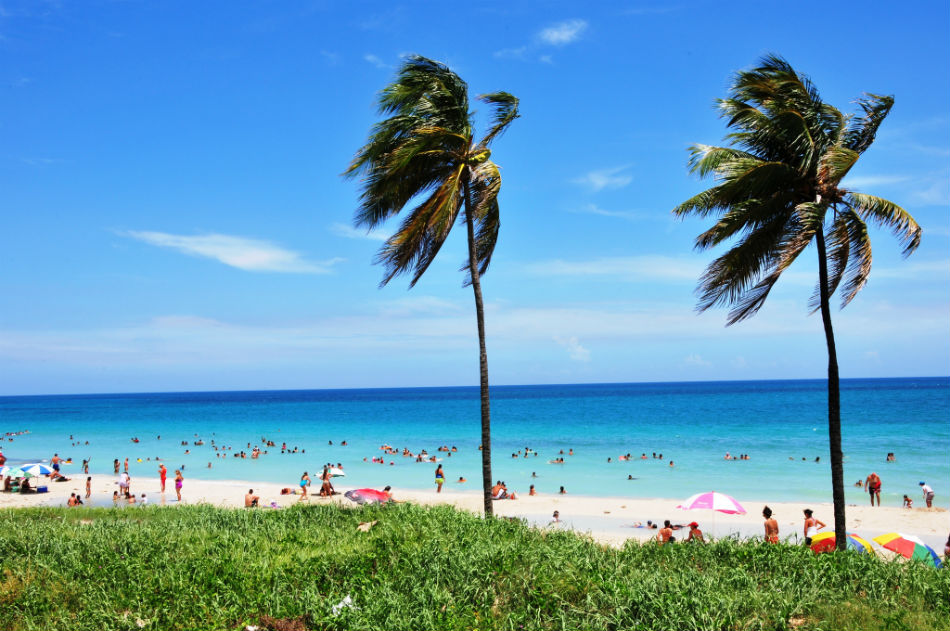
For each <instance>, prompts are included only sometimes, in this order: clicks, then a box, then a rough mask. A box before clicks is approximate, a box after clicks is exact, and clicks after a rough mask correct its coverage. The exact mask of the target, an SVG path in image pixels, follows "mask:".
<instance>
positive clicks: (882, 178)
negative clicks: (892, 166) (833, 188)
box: [841, 175, 911, 189]
mask: <svg viewBox="0 0 950 631" xmlns="http://www.w3.org/2000/svg"><path fill="white" fill-rule="evenodd" d="M910 179H911V178H910V176H907V175H856V176H848V177H846V178H844V180H842V181H841V186H843V187H844V188H847V189H852V188H854V189H860V188H871V187H875V186H887V185H890V184H900V183H902V182H907V181H909V180H910Z"/></svg>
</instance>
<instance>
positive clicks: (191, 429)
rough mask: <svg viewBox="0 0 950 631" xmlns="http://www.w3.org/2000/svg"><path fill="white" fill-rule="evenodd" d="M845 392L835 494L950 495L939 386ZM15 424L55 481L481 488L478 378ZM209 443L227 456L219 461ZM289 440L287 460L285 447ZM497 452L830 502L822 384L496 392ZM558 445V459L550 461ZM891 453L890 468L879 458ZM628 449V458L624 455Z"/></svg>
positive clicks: (104, 403) (857, 382)
mask: <svg viewBox="0 0 950 631" xmlns="http://www.w3.org/2000/svg"><path fill="white" fill-rule="evenodd" d="M841 390H842V392H841V403H842V428H843V436H844V452H845V482H846V485H847V486H846V489H847V499H848V501H849V502H851V503H858V502H861V503H865V502H867V496H866V495H865V494H864V493H863V492H861V490H860V489H858V488H855V487H854V486H853V484H854V482H855V481H857V480H863V479H864V478H865V477H866V476H867V475H868V474H869V473H870V472H871V471H876V472H877V473H878V474H879V475H880V476H881V478H882V479H883V491H882V501H883V503H884V504H885V505H899V504H900V501H901V497H902V495H903V494H904V493H906V494H908V495H910V497H911V498H913V499H914V501H915V504H918V505H919V504H920V491H919V487H918V481H920V480H926V481H927V482H929V484H930V485H931V486H932V487H933V488H934V490H935V492H936V503H937V504H938V505H939V506H945V507H946V506H948V505H950V502H948V498H950V484H948V483H950V457H948V455H950V378H944V377H940V378H917V379H850V380H844V381H842V384H841ZM24 430H28V431H29V433H28V434H21V435H16V436H13V437H12V438H13V440H12V441H10V440H9V437H5V438H4V441H3V452H4V454H5V455H6V457H7V458H8V464H19V463H23V462H31V461H39V460H48V459H49V458H50V457H52V455H53V454H54V453H58V454H59V455H60V456H62V457H71V458H72V459H73V461H74V464H73V465H71V466H67V467H66V468H65V471H66V472H67V474H79V473H80V464H79V463H80V462H81V461H82V459H84V458H90V459H91V461H90V472H91V473H99V474H105V473H108V474H111V473H112V461H113V459H114V458H119V459H120V460H123V459H125V458H126V457H127V458H129V460H130V472H131V475H132V477H133V478H135V477H136V476H155V475H156V470H157V462H156V458H157V457H160V458H161V459H162V460H163V461H164V462H165V463H166V466H167V467H168V468H169V469H170V470H171V471H174V469H176V468H179V467H185V470H184V475H185V477H186V480H187V479H188V478H199V479H226V480H260V481H268V482H278V483H285V484H286V485H287V486H295V485H296V482H297V481H298V480H299V479H300V475H301V473H302V472H303V471H305V470H306V471H309V472H310V473H311V476H313V474H314V473H319V471H320V469H321V468H322V466H323V464H324V463H327V462H332V463H342V464H343V466H344V470H345V472H346V474H347V476H346V478H344V479H343V480H341V481H340V484H341V485H344V486H348V487H349V486H354V487H363V486H370V487H382V486H384V485H386V484H390V485H392V486H393V487H394V488H395V489H399V488H434V483H433V480H434V470H435V465H434V464H431V463H417V462H415V461H414V460H413V459H411V458H405V457H403V456H401V455H397V456H389V455H386V456H385V464H375V463H372V462H370V461H371V460H372V459H373V458H374V457H379V456H383V455H384V454H383V452H382V451H380V449H379V447H380V446H381V445H383V444H389V445H392V446H393V447H396V448H399V449H402V448H403V447H408V448H409V449H410V450H411V451H413V452H418V451H421V450H422V449H426V450H428V452H429V454H430V455H437V456H440V457H443V460H442V465H443V467H444V469H445V475H446V480H447V482H446V488H448V489H452V490H456V489H467V490H477V489H479V487H480V479H481V460H480V453H479V451H478V445H479V442H480V429H479V404H478V388H476V387H458V388H407V389H363V390H307V391H268V392H207V393H158V394H115V395H73V396H21V397H0V431H2V432H20V431H24ZM133 437H138V438H139V442H138V443H133V442H132V441H131V439H132V438H133ZM159 437H160V438H159ZM199 438H200V439H202V440H203V441H204V443H205V444H204V445H203V446H196V445H194V444H193V443H194V442H195V441H197V440H198V439H199ZM264 438H267V439H269V440H273V441H274V442H276V444H277V448H273V447H271V448H267V451H268V453H267V454H265V455H262V456H261V457H260V458H259V459H257V460H252V459H250V458H247V459H240V458H234V457H233V456H232V454H233V453H236V452H239V451H241V450H242V449H243V450H244V451H246V452H248V453H249V452H250V448H249V447H248V445H250V446H251V447H253V446H255V445H259V446H261V448H262V449H264V448H265V447H264V443H263V442H262V439H264ZM212 440H213V441H214V442H215V444H216V445H218V446H222V445H227V446H231V447H232V451H229V452H227V453H228V455H227V457H224V458H219V457H216V455H217V454H218V453H220V452H216V451H215V450H214V448H213V447H212V446H211V441H212ZM344 440H345V441H346V442H347V445H346V446H342V445H341V444H340V443H341V442H342V441H344ZM86 441H88V443H89V444H88V445H86V444H85V443H86ZM182 441H186V442H188V443H189V444H188V445H187V446H183V445H182V444H181V443H182ZM330 441H332V443H333V444H332V445H330V444H329V442H330ZM284 442H286V443H287V445H288V447H289V448H290V449H293V448H294V447H296V448H297V449H298V450H299V451H298V453H286V454H281V453H280V445H281V444H282V443H284ZM440 445H447V446H450V447H451V446H456V447H457V448H458V451H457V452H454V453H452V454H451V456H449V455H448V454H444V453H439V452H437V451H436V450H437V448H438V447H439V446H440ZM525 447H528V448H530V449H532V450H534V452H532V455H529V456H528V457H524V456H523V454H524V449H525ZM186 449H187V450H189V451H190V453H188V454H185V450H186ZM492 449H493V474H494V477H495V478H496V479H499V480H505V482H506V483H507V485H508V487H509V488H510V489H515V490H517V491H521V492H526V491H527V490H528V487H529V485H530V484H534V485H535V486H536V488H537V490H538V491H539V492H541V493H556V492H558V490H559V488H560V487H561V486H564V487H565V488H566V490H567V492H568V493H569V494H581V495H601V496H617V497H667V498H685V497H687V496H689V495H691V494H692V493H695V492H699V491H706V490H718V491H722V492H725V493H728V494H730V495H733V496H735V497H737V498H739V499H742V498H747V499H757V500H766V501H790V500H801V501H814V502H819V501H828V502H830V501H831V485H830V466H829V458H828V438H827V394H826V386H825V382H824V381H823V380H801V381H749V382H706V383H695V382H692V383H650V384H584V385H545V386H495V387H493V388H492ZM571 449H573V452H574V455H568V453H569V451H570V450H571ZM303 450H305V453H303ZM519 450H520V451H521V454H522V456H519V457H512V454H517V453H518V452H519ZM561 451H563V452H564V455H563V457H564V460H565V462H564V464H551V463H550V462H549V461H550V460H552V459H555V458H558V457H559V456H560V453H561ZM535 452H536V453H537V454H538V455H533V453H535ZM726 452H730V453H732V454H740V453H743V454H749V455H750V460H742V461H734V460H725V459H724V458H723V456H724V455H725V454H726ZM888 452H894V453H895V455H896V462H885V457H886V454H887V453H888ZM626 453H630V454H632V455H633V456H634V458H633V459H632V460H630V461H619V460H618V457H619V456H621V455H624V454H626ZM643 453H645V454H646V455H647V459H646V460H641V459H640V456H641V454H643ZM654 453H656V454H657V455H659V454H662V455H663V458H662V460H661V459H659V458H658V457H657V458H654V457H653V454H654ZM364 458H365V459H366V460H367V461H364ZM608 458H610V459H611V462H610V463H608V462H607V459H608ZM816 458H817V459H818V461H817V462H816ZM671 461H672V462H673V463H674V465H675V466H672V467H671V466H670V462H671ZM391 462H392V463H393V464H392V465H391V464H390V463H391ZM208 463H211V465H212V466H211V468H208ZM314 477H315V476H314ZM459 477H464V478H467V480H468V482H467V483H464V484H459V483H457V482H456V480H457V479H458V478H459ZM631 477H632V478H633V479H629V478H631ZM186 484H187V482H186Z"/></svg>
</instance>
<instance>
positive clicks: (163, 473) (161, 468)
mask: <svg viewBox="0 0 950 631" xmlns="http://www.w3.org/2000/svg"><path fill="white" fill-rule="evenodd" d="M166 478H168V469H166V468H165V463H164V462H163V463H162V464H160V465H158V479H159V481H160V482H161V483H162V493H164V492H165V480H166Z"/></svg>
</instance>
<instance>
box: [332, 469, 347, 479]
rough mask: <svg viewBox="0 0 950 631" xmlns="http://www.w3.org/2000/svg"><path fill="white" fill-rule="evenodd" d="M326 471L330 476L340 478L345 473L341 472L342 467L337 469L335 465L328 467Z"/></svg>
mask: <svg viewBox="0 0 950 631" xmlns="http://www.w3.org/2000/svg"><path fill="white" fill-rule="evenodd" d="M328 472H329V473H330V477H331V478H340V477H343V476H345V475H346V474H345V473H344V472H343V469H338V468H337V467H330V468H329V469H328Z"/></svg>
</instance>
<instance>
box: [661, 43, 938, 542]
mask: <svg viewBox="0 0 950 631" xmlns="http://www.w3.org/2000/svg"><path fill="white" fill-rule="evenodd" d="M857 103H858V105H859V106H860V108H861V111H862V113H861V114H860V115H858V116H845V115H843V114H842V113H841V112H840V111H838V110H837V109H836V108H834V107H832V106H831V105H828V104H826V103H823V102H822V101H821V98H820V96H819V94H818V91H817V89H815V87H814V86H813V85H812V84H811V82H810V81H809V80H808V78H807V77H804V76H802V75H799V74H798V73H796V72H795V70H794V69H793V68H792V66H791V65H789V63H788V62H787V61H785V60H784V59H782V58H781V57H778V56H774V55H773V56H767V57H765V58H763V59H762V60H761V62H760V65H759V66H758V67H756V68H753V69H752V70H748V71H741V72H738V73H736V75H735V77H734V81H733V84H732V87H731V89H730V95H729V98H726V99H719V100H718V101H717V104H718V106H719V110H720V114H721V115H722V117H723V118H726V119H728V122H727V127H729V128H730V129H732V130H734V131H733V132H732V133H730V134H729V135H727V136H726V140H727V141H728V142H729V146H725V147H713V146H707V145H694V146H692V147H691V148H690V152H691V158H690V168H691V171H692V172H694V173H698V174H699V175H700V176H704V177H705V176H708V175H712V176H713V177H714V178H715V180H716V182H717V184H716V186H713V187H712V188H710V189H708V190H705V191H703V192H702V193H699V194H698V195H696V196H694V197H692V198H691V199H689V200H687V201H685V202H683V203H682V204H680V205H679V206H677V207H676V208H675V209H673V213H674V214H676V215H679V216H685V215H690V214H695V215H698V216H700V217H706V216H712V217H714V218H715V219H716V223H715V225H713V226H712V227H711V228H710V229H709V230H707V231H705V232H703V233H702V234H701V235H699V237H697V239H696V248H697V249H699V250H706V249H709V248H712V247H714V246H717V245H720V244H723V243H726V242H728V243H729V245H730V247H729V249H728V250H727V251H726V252H725V254H723V255H722V256H720V257H719V258H717V259H716V260H714V261H713V262H712V263H711V264H710V265H709V266H708V267H707V268H706V271H705V273H704V274H703V276H702V278H701V279H700V284H699V288H698V290H697V291H698V294H699V304H698V307H697V308H698V310H699V311H705V310H706V309H709V308H710V307H713V306H718V305H728V306H730V307H731V310H730V312H729V317H728V321H727V326H728V325H731V324H735V323H736V322H740V321H742V320H744V319H746V318H748V317H751V316H752V315H754V314H755V313H756V312H757V311H758V310H759V308H760V307H762V305H763V304H764V303H765V299H766V298H767V297H768V295H769V292H770V291H771V290H772V287H773V286H774V285H775V283H776V281H778V279H779V276H780V275H781V274H782V272H783V271H785V270H786V269H788V267H789V266H790V265H791V264H792V263H793V262H794V261H795V259H796V258H798V255H799V254H801V253H802V252H803V251H804V250H805V249H806V248H807V247H808V245H809V244H811V243H812V242H814V243H815V246H816V248H817V251H818V286H817V288H816V289H815V293H814V294H813V295H812V297H811V300H810V302H809V307H810V308H811V309H812V313H814V311H816V310H820V311H821V319H822V323H823V325H824V329H825V341H826V342H827V346H828V437H829V447H830V452H831V454H830V455H831V486H832V496H833V499H834V517H835V535H836V538H837V545H838V548H839V549H844V547H845V532H846V529H845V500H844V471H843V467H842V452H841V405H840V396H839V383H838V359H837V355H836V351H835V339H834V331H833V330H832V327H831V309H830V307H829V299H830V297H831V295H832V294H834V292H835V291H836V290H838V289H839V287H840V288H841V307H842V308H844V307H845V306H846V305H847V304H848V303H849V302H851V300H852V299H853V298H854V297H855V295H857V293H858V292H859V291H860V290H861V288H862V287H864V284H865V283H866V282H867V279H868V274H869V273H870V271H871V242H870V239H869V237H868V230H867V225H866V223H865V222H867V221H870V222H873V223H875V224H878V225H880V226H883V227H886V228H889V229H891V230H892V231H893V233H894V234H895V235H896V237H897V238H898V239H899V240H900V241H901V242H902V244H903V246H904V250H903V254H904V256H908V255H909V254H910V253H911V252H913V251H914V250H915V249H916V248H917V246H918V245H919V244H920V238H921V229H920V227H919V226H918V225H917V222H916V221H914V218H913V217H911V216H910V214H909V213H908V212H907V211H905V210H904V209H903V208H901V207H900V206H898V205H897V204H894V203H893V202H890V201H887V200H886V199H881V198H880V197H874V196H871V195H864V194H860V193H857V192H854V191H851V190H848V189H845V188H842V186H841V181H842V179H843V178H844V177H845V176H846V175H847V174H848V172H849V171H850V170H851V168H852V167H853V166H854V165H855V163H856V162H857V160H858V158H859V157H860V156H861V154H862V153H864V151H866V150H867V149H868V147H870V146H871V143H872V142H874V136H875V134H876V133H877V130H878V127H879V126H880V124H881V122H882V121H883V120H884V118H885V117H886V116H887V114H888V112H889V111H890V109H891V107H892V106H893V104H894V99H893V97H890V96H879V95H876V94H865V95H864V96H863V97H862V98H861V99H859V100H858V101H857Z"/></svg>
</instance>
